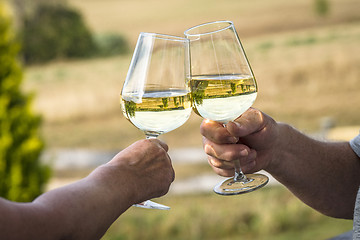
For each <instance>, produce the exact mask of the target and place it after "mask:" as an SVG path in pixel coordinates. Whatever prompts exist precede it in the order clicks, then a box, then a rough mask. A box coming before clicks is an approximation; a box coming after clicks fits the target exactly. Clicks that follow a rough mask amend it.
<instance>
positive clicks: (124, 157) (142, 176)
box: [107, 139, 175, 203]
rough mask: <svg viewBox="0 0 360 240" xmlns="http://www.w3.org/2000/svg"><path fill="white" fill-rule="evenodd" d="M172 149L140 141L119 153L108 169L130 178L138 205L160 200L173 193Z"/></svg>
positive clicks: (153, 142) (154, 140)
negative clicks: (146, 201) (118, 171)
mask: <svg viewBox="0 0 360 240" xmlns="http://www.w3.org/2000/svg"><path fill="white" fill-rule="evenodd" d="M167 151H168V146H167V145H166V144H165V143H164V142H162V141H160V140H158V139H146V140H145V139H144V140H140V141H137V142H135V143H133V144H132V145H130V146H129V147H127V148H126V149H124V150H123V151H121V152H120V153H118V154H117V155H116V156H115V157H114V158H113V159H112V160H111V161H110V162H109V163H108V164H107V165H111V166H115V167H116V168H118V169H120V170H121V174H126V176H127V179H128V181H127V182H128V183H129V185H128V187H129V188H133V189H132V190H134V192H135V195H136V197H135V198H136V199H138V200H137V201H136V202H135V203H138V202H142V201H145V200H148V199H151V198H156V197H160V196H162V195H165V194H166V193H167V192H168V191H169V187H170V184H171V183H172V182H173V181H174V179H175V172H174V169H173V167H172V164H171V160H170V157H169V155H168V154H167Z"/></svg>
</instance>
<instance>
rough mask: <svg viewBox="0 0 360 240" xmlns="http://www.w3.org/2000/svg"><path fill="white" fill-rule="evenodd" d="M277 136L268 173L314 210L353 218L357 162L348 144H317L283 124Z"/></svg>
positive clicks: (359, 178)
mask: <svg viewBox="0 0 360 240" xmlns="http://www.w3.org/2000/svg"><path fill="white" fill-rule="evenodd" d="M279 136H280V137H279V139H278V140H277V144H278V146H277V147H276V149H279V150H280V151H278V152H277V153H276V154H274V159H273V164H272V165H271V166H270V167H269V169H267V170H268V171H269V173H271V174H272V175H273V176H274V177H275V178H276V179H277V180H278V181H280V182H281V183H283V184H284V185H285V186H286V187H288V188H289V190H290V191H292V192H293V193H294V194H295V195H296V196H297V197H298V198H300V199H301V200H302V201H303V202H305V203H306V204H308V205H309V206H311V207H313V208H314V209H316V210H318V211H320V212H322V213H324V214H326V215H329V216H333V217H340V218H352V215H353V209H354V203H355V198H356V193H357V189H358V187H359V184H360V161H359V158H358V157H357V156H356V155H355V153H354V152H353V151H352V149H351V148H350V146H349V144H348V143H347V142H321V141H316V140H314V139H311V138H309V137H307V136H305V135H303V134H302V133H300V132H298V131H297V130H295V129H293V128H291V127H290V126H288V125H286V124H279Z"/></svg>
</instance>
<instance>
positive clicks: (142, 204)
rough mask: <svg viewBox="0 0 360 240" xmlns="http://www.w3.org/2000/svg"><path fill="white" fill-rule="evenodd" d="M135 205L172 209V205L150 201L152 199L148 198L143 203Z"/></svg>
mask: <svg viewBox="0 0 360 240" xmlns="http://www.w3.org/2000/svg"><path fill="white" fill-rule="evenodd" d="M133 206H134V207H140V208H148V209H158V210H170V207H168V206H165V205H162V204H160V203H156V202H153V201H150V200H147V201H145V202H142V203H138V204H134V205H133Z"/></svg>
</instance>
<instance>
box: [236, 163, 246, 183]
mask: <svg viewBox="0 0 360 240" xmlns="http://www.w3.org/2000/svg"><path fill="white" fill-rule="evenodd" d="M247 181H248V179H247V178H246V176H245V174H244V173H243V172H242V170H241V167H240V161H235V175H234V182H247Z"/></svg>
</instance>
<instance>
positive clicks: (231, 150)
mask: <svg viewBox="0 0 360 240" xmlns="http://www.w3.org/2000/svg"><path fill="white" fill-rule="evenodd" d="M203 144H204V151H205V153H206V154H207V155H209V156H212V157H215V158H217V159H221V160H226V161H234V160H239V159H241V158H246V157H247V156H248V155H249V152H250V149H249V147H248V146H246V145H244V144H217V143H214V142H212V141H210V140H209V139H207V138H204V139H203Z"/></svg>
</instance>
